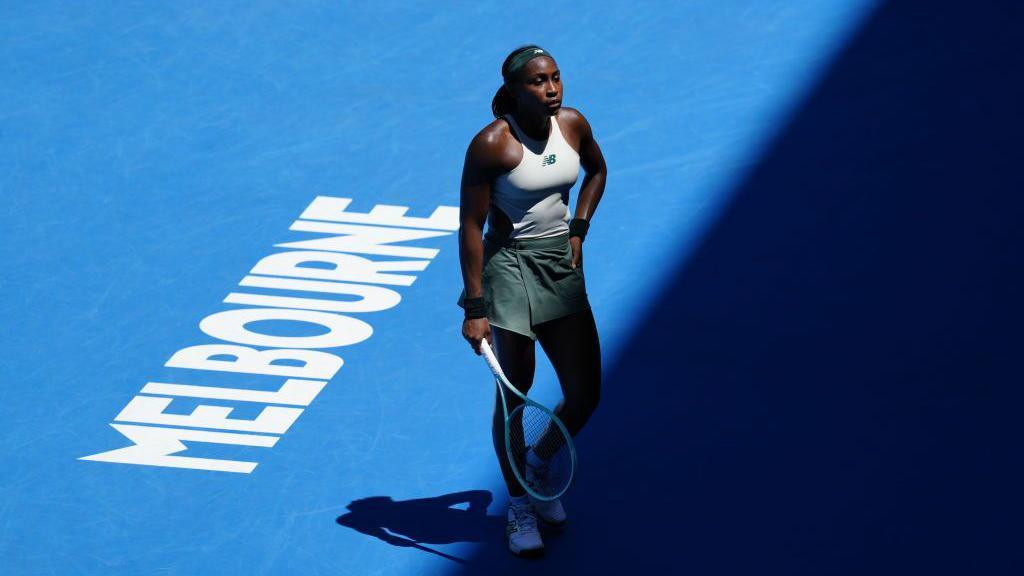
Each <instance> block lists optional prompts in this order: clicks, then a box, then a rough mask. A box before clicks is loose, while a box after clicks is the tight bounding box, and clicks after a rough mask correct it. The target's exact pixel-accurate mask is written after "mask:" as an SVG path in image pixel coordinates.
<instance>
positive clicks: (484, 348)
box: [480, 338, 505, 377]
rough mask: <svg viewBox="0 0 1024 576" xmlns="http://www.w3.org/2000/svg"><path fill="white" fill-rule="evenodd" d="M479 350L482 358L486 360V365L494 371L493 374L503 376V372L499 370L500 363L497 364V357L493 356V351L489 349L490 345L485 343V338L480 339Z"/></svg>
mask: <svg viewBox="0 0 1024 576" xmlns="http://www.w3.org/2000/svg"><path fill="white" fill-rule="evenodd" d="M480 352H481V353H482V354H483V356H484V360H487V366H488V367H489V368H490V369H491V372H494V375H495V376H498V377H504V376H505V374H504V373H503V372H502V371H501V364H498V359H497V358H495V357H494V352H492V351H491V345H490V344H488V343H487V338H484V339H483V340H481V341H480Z"/></svg>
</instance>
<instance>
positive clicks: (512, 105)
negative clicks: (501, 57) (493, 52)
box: [491, 44, 540, 118]
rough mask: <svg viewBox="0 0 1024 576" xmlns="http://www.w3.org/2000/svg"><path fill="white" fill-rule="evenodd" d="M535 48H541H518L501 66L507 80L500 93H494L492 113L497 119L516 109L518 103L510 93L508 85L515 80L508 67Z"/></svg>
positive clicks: (526, 46) (503, 83)
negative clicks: (520, 55) (514, 59)
mask: <svg viewBox="0 0 1024 576" xmlns="http://www.w3.org/2000/svg"><path fill="white" fill-rule="evenodd" d="M533 48H540V46H537V45H536V44H526V45H524V46H520V47H519V48H516V49H515V50H513V51H512V52H510V53H509V55H508V56H506V57H505V62H504V63H502V65H501V77H502V78H504V79H505V81H504V82H502V84H501V86H500V87H499V88H498V91H497V92H495V93H494V99H492V100H491V113H492V114H494V117H495V118H501V117H502V116H504V115H505V114H508V113H510V112H512V111H513V110H515V109H516V102H515V100H514V99H513V98H512V93H511V92H509V89H508V85H509V83H511V82H512V81H513V80H515V78H511V77H509V73H508V66H509V64H510V63H511V62H512V59H513V58H515V57H516V56H518V55H519V54H521V53H522V52H524V51H526V50H530V49H533Z"/></svg>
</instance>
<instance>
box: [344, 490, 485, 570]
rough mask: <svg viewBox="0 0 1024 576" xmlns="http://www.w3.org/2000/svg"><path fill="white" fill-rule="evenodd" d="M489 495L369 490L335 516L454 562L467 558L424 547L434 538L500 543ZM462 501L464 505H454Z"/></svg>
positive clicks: (383, 538)
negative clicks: (401, 495) (396, 496)
mask: <svg viewBox="0 0 1024 576" xmlns="http://www.w3.org/2000/svg"><path fill="white" fill-rule="evenodd" d="M492 500H493V495H492V494H491V492H489V491H487V490H466V491H463V492H454V493H451V494H445V495H443V496H434V497H430V498H414V499H410V500H393V499H392V498H391V497H390V496H371V497H368V498H360V499H358V500H353V501H352V502H350V503H349V504H348V505H347V506H346V508H347V509H348V512H346V513H345V514H342V515H341V516H338V518H337V519H336V520H335V522H337V523H338V524H339V525H340V526H345V527H346V528H351V529H353V530H355V531H357V532H360V533H362V534H365V535H367V536H372V537H374V538H377V539H378V540H381V541H382V542H386V543H388V544H391V545H392V546H397V547H409V548H417V549H419V550H422V551H424V552H427V553H433V554H437V555H439V556H442V557H445V558H447V559H449V560H452V561H453V562H456V563H460V564H464V563H466V560H464V559H462V558H458V557H455V556H452V555H450V554H446V553H444V552H441V551H439V550H433V549H431V548H429V545H431V544H434V545H438V544H454V543H456V542H477V543H485V544H495V545H499V546H500V545H502V540H501V536H502V534H503V528H504V525H505V518H504V516H500V515H494V516H489V515H488V514H487V508H488V507H489V506H490V504H491V502H492ZM458 504H466V505H467V506H466V507H465V509H460V508H453V506H455V505H458Z"/></svg>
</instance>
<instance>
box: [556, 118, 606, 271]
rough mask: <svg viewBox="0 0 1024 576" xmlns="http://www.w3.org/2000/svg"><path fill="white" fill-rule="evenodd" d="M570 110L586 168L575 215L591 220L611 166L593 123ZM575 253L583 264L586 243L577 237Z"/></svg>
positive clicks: (575, 259)
mask: <svg viewBox="0 0 1024 576" xmlns="http://www.w3.org/2000/svg"><path fill="white" fill-rule="evenodd" d="M564 110H565V111H566V112H568V113H569V114H568V117H569V121H570V125H571V126H572V127H573V129H574V131H575V132H576V134H578V135H579V141H580V166H582V167H583V170H584V171H586V176H584V178H583V184H582V185H581V186H580V194H579V198H577V199H576V212H575V217H576V218H583V219H584V220H587V221H588V222H589V221H590V220H591V219H592V218H593V216H594V212H595V211H596V210H597V204H598V203H599V202H600V201H601V196H602V195H603V194H604V185H605V182H606V181H607V178H608V167H607V166H606V165H605V163H604V154H602V153H601V147H600V146H598V145H597V139H595V138H594V131H593V129H591V127H590V122H587V119H586V118H585V117H584V116H583V114H581V113H580V111H579V110H576V109H575V108H564ZM570 244H572V252H573V258H572V259H573V266H574V267H575V266H580V265H582V264H583V242H582V241H581V240H580V239H579V238H578V237H575V236H574V237H572V238H570Z"/></svg>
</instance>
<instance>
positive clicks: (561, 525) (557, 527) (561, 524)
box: [537, 515, 569, 530]
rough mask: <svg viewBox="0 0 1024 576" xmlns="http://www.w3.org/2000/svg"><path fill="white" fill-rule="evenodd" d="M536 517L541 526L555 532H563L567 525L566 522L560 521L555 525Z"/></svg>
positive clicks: (567, 522)
mask: <svg viewBox="0 0 1024 576" xmlns="http://www.w3.org/2000/svg"><path fill="white" fill-rule="evenodd" d="M537 517H538V518H539V519H540V522H541V524H543V525H544V526H545V527H547V528H553V529H555V530H565V527H566V526H567V525H568V524H569V521H568V520H562V521H561V522H558V523H555V522H549V521H547V520H545V519H544V518H541V517H540V515H537Z"/></svg>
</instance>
